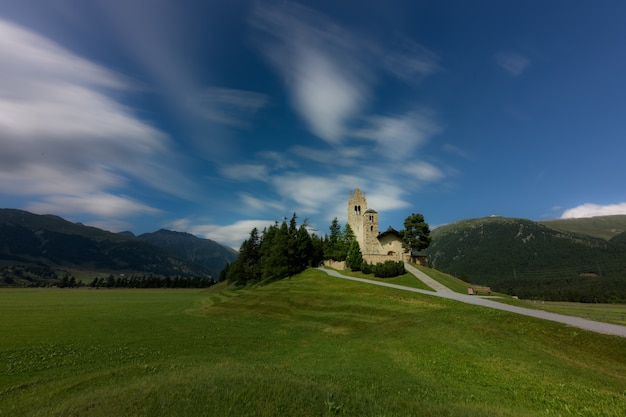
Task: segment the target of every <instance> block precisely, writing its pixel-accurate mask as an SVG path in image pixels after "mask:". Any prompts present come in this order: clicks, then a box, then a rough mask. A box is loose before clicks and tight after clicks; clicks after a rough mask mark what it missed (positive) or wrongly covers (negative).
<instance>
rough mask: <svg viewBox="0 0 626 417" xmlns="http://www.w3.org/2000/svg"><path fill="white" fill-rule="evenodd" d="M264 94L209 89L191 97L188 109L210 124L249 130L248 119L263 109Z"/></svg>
mask: <svg viewBox="0 0 626 417" xmlns="http://www.w3.org/2000/svg"><path fill="white" fill-rule="evenodd" d="M268 102H269V98H268V97H267V96H266V95H265V94H261V93H256V92H253V91H245V90H235V89H230V88H221V87H210V88H206V89H204V90H202V91H200V92H199V93H195V94H193V95H192V97H191V99H190V108H192V109H194V111H195V112H196V113H197V114H198V116H199V117H202V118H205V119H207V120H209V121H211V122H215V123H219V124H224V125H227V126H231V127H236V128H249V127H250V122H249V119H250V117H251V116H252V115H254V113H256V112H257V111H258V110H259V109H261V108H263V107H265V106H266V105H267V103H268Z"/></svg>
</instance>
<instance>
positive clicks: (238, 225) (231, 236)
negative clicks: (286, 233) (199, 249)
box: [166, 218, 275, 250]
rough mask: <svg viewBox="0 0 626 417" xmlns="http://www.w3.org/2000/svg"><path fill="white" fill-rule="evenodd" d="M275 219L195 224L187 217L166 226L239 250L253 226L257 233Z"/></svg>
mask: <svg viewBox="0 0 626 417" xmlns="http://www.w3.org/2000/svg"><path fill="white" fill-rule="evenodd" d="M274 222H275V220H260V219H259V220H240V221H238V222H235V223H233V224H229V225H216V224H197V223H195V222H194V220H192V219H189V218H184V219H178V220H175V221H173V222H171V223H169V224H168V225H166V227H168V228H171V229H173V230H176V231H181V232H187V233H191V234H193V235H195V236H198V237H201V238H205V239H211V240H213V241H215V242H218V243H222V244H224V245H228V246H230V247H232V248H233V249H235V250H239V247H240V246H241V243H242V242H243V241H244V240H246V239H248V238H249V237H250V232H251V231H252V229H254V228H255V227H256V228H257V229H258V231H259V234H260V233H261V232H262V231H263V229H265V228H266V227H269V226H271V225H272V224H274Z"/></svg>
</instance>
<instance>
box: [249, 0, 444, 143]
mask: <svg viewBox="0 0 626 417" xmlns="http://www.w3.org/2000/svg"><path fill="white" fill-rule="evenodd" d="M250 23H251V25H252V26H253V27H255V28H256V29H257V31H258V32H259V33H260V34H261V35H263V36H264V38H263V39H262V40H260V41H258V44H259V45H260V49H261V51H262V53H263V55H264V56H265V57H266V58H267V59H268V61H269V62H270V63H271V65H272V66H273V67H274V69H275V70H276V72H277V73H279V74H280V76H281V77H282V78H283V80H284V81H285V83H286V86H287V89H288V92H289V94H290V96H291V100H292V103H293V106H294V108H295V109H296V111H297V112H298V114H299V115H300V117H301V118H302V119H303V120H304V121H305V122H306V123H307V125H308V127H309V129H310V130H311V132H313V133H314V134H315V135H317V136H318V137H320V138H322V139H324V140H325V141H327V142H329V143H330V144H333V145H336V144H339V143H341V142H342V141H343V140H344V139H345V138H346V136H348V135H350V134H351V133H352V130H353V129H352V128H351V125H352V124H353V123H355V122H356V123H358V122H359V121H360V119H362V117H363V116H364V112H366V111H367V109H368V106H369V104H370V102H371V101H372V96H373V94H372V89H373V86H374V85H375V83H376V81H377V74H378V73H381V72H382V73H385V74H387V75H392V76H394V77H396V78H398V79H401V80H403V81H405V82H408V83H410V84H415V83H416V82H418V81H419V80H421V79H423V78H424V77H425V76H427V75H430V74H433V73H435V72H437V71H438V70H439V66H438V63H437V62H438V57H437V56H436V55H435V54H434V53H432V52H430V51H429V50H428V49H426V48H424V47H422V46H421V45H419V44H417V43H415V42H413V41H408V40H405V41H404V42H402V43H401V47H399V48H393V47H389V46H388V45H382V44H380V43H379V42H376V41H373V40H371V39H368V38H367V37H366V36H362V35H359V34H357V33H353V32H351V31H349V30H347V29H344V28H343V27H341V26H339V25H338V24H336V23H335V22H333V21H332V20H330V19H328V18H327V17H326V16H324V15H322V14H320V13H318V12H316V11H313V10H312V9H308V8H305V7H302V6H299V5H296V4H294V3H289V2H286V3H285V2H283V3H280V7H279V6H278V5H271V4H265V3H263V4H260V3H257V5H256V7H255V8H254V11H253V13H252V15H251V18H250ZM373 119H374V121H373V123H378V124H381V123H387V124H388V122H390V120H384V118H383V117H380V118H379V119H378V120H376V118H375V117H374V118H373Z"/></svg>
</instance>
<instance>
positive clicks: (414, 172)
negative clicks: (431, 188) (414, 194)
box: [403, 161, 445, 182]
mask: <svg viewBox="0 0 626 417" xmlns="http://www.w3.org/2000/svg"><path fill="white" fill-rule="evenodd" d="M403 169H404V172H406V173H407V174H409V175H410V176H411V177H413V178H414V179H415V180H417V181H418V182H431V181H437V180H440V179H442V178H443V177H444V176H445V175H444V173H443V172H442V171H441V170H440V169H439V168H437V167H436V166H434V165H433V164H431V163H430V162H426V161H417V162H413V163H409V164H407V165H405V166H404V167H403Z"/></svg>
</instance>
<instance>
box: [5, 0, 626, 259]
mask: <svg viewBox="0 0 626 417" xmlns="http://www.w3.org/2000/svg"><path fill="white" fill-rule="evenodd" d="M625 16H626V2H623V1H612V0H607V1H603V2H592V1H577V2H572V1H560V0H554V1H548V2H546V1H532V0H531V1H528V0H526V1H500V0H497V1H487V0H486V1H472V2H468V1H419V0H408V1H396V0H385V1H351V0H347V1H340V2H338V1H334V0H333V1H324V0H321V1H309V2H287V1H243V0H242V1H237V0H229V1H226V0H224V1H210V0H209V1H193V0H188V1H169V0H150V1H148V0H144V1H141V0H127V1H123V2H122V1H110V0H21V1H7V2H2V3H0V57H2V58H1V59H0V74H1V75H2V76H1V77H0V206H1V207H11V208H19V209H25V210H29V211H32V212H36V213H41V214H43V213H51V214H56V215H59V216H62V217H64V218H67V219H69V220H71V221H76V222H82V223H85V224H90V225H95V226H98V227H101V228H104V229H106V230H111V231H122V230H131V231H133V232H134V233H137V234H139V233H144V232H149V231H154V230H157V229H159V228H162V227H164V228H169V229H172V230H178V231H186V232H190V233H193V234H195V235H197V236H199V237H205V238H210V239H213V240H216V241H219V242H222V243H225V244H228V245H231V246H234V247H236V248H237V247H238V246H239V244H240V243H241V241H242V240H243V239H245V238H246V237H247V235H248V233H249V231H250V230H251V229H252V228H253V227H259V228H260V229H262V228H263V227H264V226H266V225H268V224H271V223H273V222H274V221H275V220H279V221H280V220H282V219H283V217H290V216H291V215H292V213H294V212H296V213H297V215H298V218H299V220H300V221H303V220H304V219H308V221H309V223H310V224H311V226H312V227H314V228H316V229H317V230H318V231H319V232H318V233H320V234H324V233H327V232H328V226H329V225H330V222H331V220H332V219H333V218H334V217H338V218H339V220H340V222H341V223H342V224H345V221H346V206H347V198H348V193H349V191H350V190H353V189H354V188H356V187H359V188H360V189H361V190H362V191H364V192H366V193H367V197H368V203H369V207H370V208H374V209H375V210H377V211H378V212H379V219H380V228H381V229H385V228H387V227H388V226H393V227H394V228H396V229H401V228H402V224H403V221H404V219H405V218H406V217H407V216H408V215H410V214H411V213H414V212H418V213H422V214H424V216H425V218H426V221H427V222H429V223H430V224H431V226H433V227H436V226H438V225H442V224H446V223H451V222H454V221H456V220H460V219H465V218H473V217H483V216H489V215H494V214H495V215H501V216H509V217H523V218H529V219H533V220H542V219H553V218H560V217H589V216H594V215H603V214H623V213H626V187H625V186H624V178H626V163H624V155H626V141H625V139H626V47H625V46H624V40H625V39H626V25H625V24H624V18H625Z"/></svg>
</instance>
